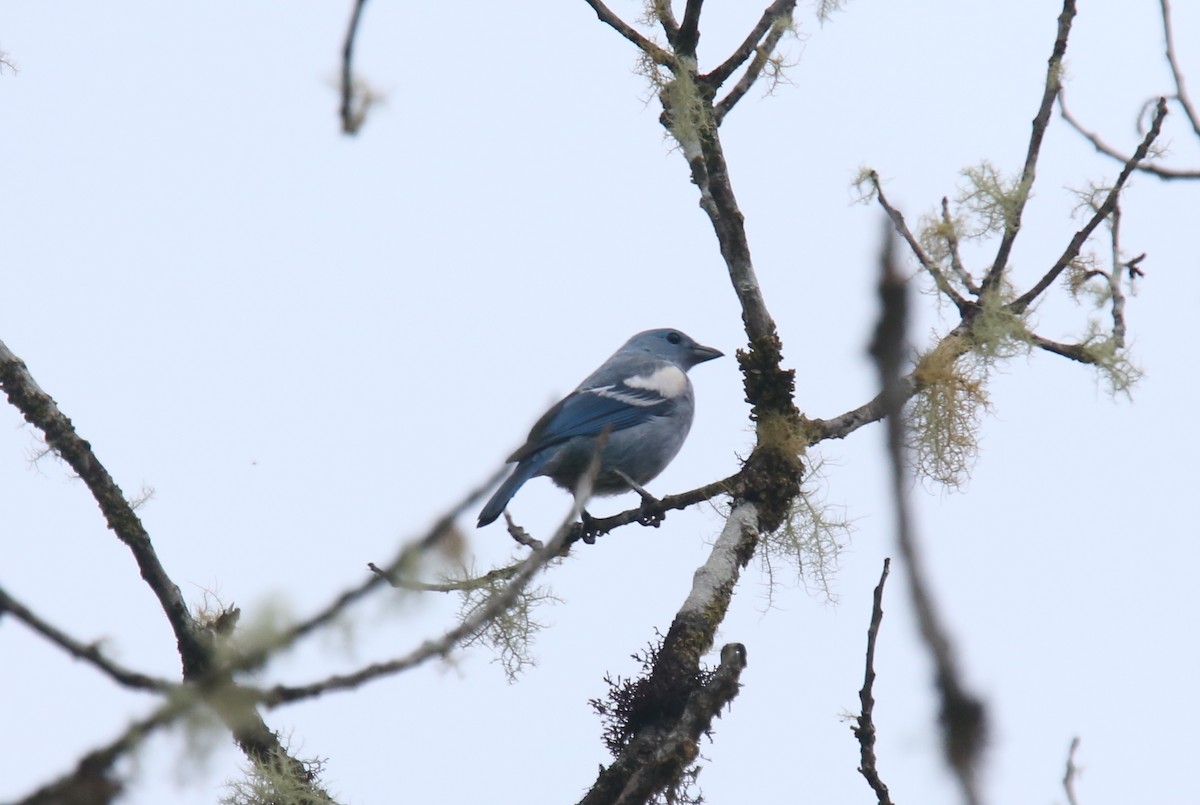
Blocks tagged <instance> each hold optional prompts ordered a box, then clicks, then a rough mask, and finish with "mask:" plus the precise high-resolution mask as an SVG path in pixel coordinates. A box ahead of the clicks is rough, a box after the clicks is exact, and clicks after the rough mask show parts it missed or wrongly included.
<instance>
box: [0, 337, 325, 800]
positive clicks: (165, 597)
mask: <svg viewBox="0 0 1200 805" xmlns="http://www.w3.org/2000/svg"><path fill="white" fill-rule="evenodd" d="M0 388H3V389H4V391H5V393H6V394H7V395H8V400H9V402H10V403H12V404H13V406H15V407H16V408H17V410H19V411H20V412H21V413H22V415H23V416H24V417H25V419H26V421H28V422H29V423H30V424H32V425H34V426H35V427H37V428H39V429H40V430H41V431H42V433H43V434H44V436H45V439H46V444H47V445H49V446H50V448H51V449H53V450H54V451H55V452H56V453H58V455H59V456H61V457H62V458H63V460H64V461H66V462H67V464H68V465H69V466H70V467H71V468H72V469H73V470H75V473H76V474H77V475H78V476H79V477H80V478H81V479H83V482H84V483H85V484H86V485H87V487H88V490H89V491H90V492H91V493H92V497H93V498H95V500H96V502H97V503H98V504H99V506H100V511H101V513H103V515H104V518H105V520H106V521H107V522H108V527H109V528H111V529H112V530H113V532H114V533H115V534H116V535H117V537H118V538H119V539H120V540H121V541H122V542H124V543H125V544H126V545H127V546H128V547H129V549H130V552H131V553H132V554H133V557H134V560H135V561H136V562H137V565H138V568H139V569H140V570H141V574H142V578H143V579H145V581H146V583H147V584H148V585H149V587H150V589H151V590H152V591H153V592H154V594H155V595H156V596H157V598H158V600H159V604H160V606H161V607H162V609H163V612H164V613H165V614H166V616H167V621H168V622H169V623H170V624H171V629H172V630H173V631H174V633H175V639H176V644H177V646H178V650H179V656H180V660H181V662H182V664H183V677H184V680H186V681H188V682H191V683H202V684H204V685H205V686H206V687H208V688H210V689H212V690H218V689H219V690H221V691H223V692H222V694H221V695H215V694H214V695H210V696H209V697H208V699H207V701H208V702H209V704H210V705H211V706H212V707H213V709H214V711H216V712H217V714H218V715H219V716H220V717H221V719H222V720H223V721H224V723H225V725H226V726H227V727H228V728H229V730H230V732H232V733H233V737H234V740H235V741H236V742H237V744H238V746H239V747H241V749H242V751H243V752H245V753H246V755H247V756H248V757H249V758H250V759H251V760H252V761H255V762H259V763H265V764H271V765H272V766H274V767H276V768H277V769H278V771H280V773H284V774H288V775H289V776H291V777H292V778H293V779H294V780H295V781H296V783H297V784H298V785H300V786H302V787H304V788H305V789H307V790H310V791H312V792H313V793H314V795H317V794H319V795H320V796H325V794H324V792H320V791H319V789H318V788H317V786H316V782H315V779H314V775H313V774H311V773H310V772H309V771H308V770H307V769H306V768H305V767H304V764H303V763H301V762H300V761H298V760H295V759H293V758H291V757H290V756H289V755H288V754H287V753H286V751H285V750H284V749H283V747H282V745H281V744H280V742H279V736H278V735H277V734H276V733H274V732H273V731H271V729H270V728H268V727H267V725H266V723H265V722H263V720H262V718H261V716H260V715H259V714H258V711H257V710H256V709H255V708H254V706H253V701H252V700H250V699H248V698H247V697H246V696H245V695H244V691H243V690H242V689H241V688H239V687H238V686H236V685H233V684H232V683H228V682H227V681H226V680H225V679H224V678H218V677H221V676H222V675H221V674H216V675H215V676H214V673H213V672H214V668H213V665H214V663H213V647H212V634H211V633H210V632H209V631H208V630H206V629H205V628H204V627H203V626H201V625H200V624H199V623H197V621H196V619H195V618H193V617H192V614H191V612H189V611H188V608H187V604H186V603H185V602H184V600H183V595H182V594H181V593H180V592H179V588H178V587H177V586H176V585H175V583H174V582H172V581H171V579H170V577H169V576H168V575H167V572H166V570H165V569H164V568H163V566H162V563H161V562H159V559H158V555H157V554H156V553H155V551H154V546H153V545H152V544H151V542H150V535H149V534H147V533H146V530H145V528H144V527H143V525H142V522H141V520H139V519H138V516H137V514H135V513H134V511H133V507H132V506H130V504H129V501H127V500H126V499H125V496H124V494H123V493H122V492H121V489H120V487H118V486H117V484H116V482H115V481H113V479H112V476H111V475H109V474H108V470H106V469H105V468H104V466H103V465H102V464H101V463H100V461H99V460H98V459H97V458H96V456H95V454H94V453H93V452H92V446H91V445H90V444H88V443H87V442H86V441H84V440H83V439H82V438H80V437H79V435H78V434H77V433H76V432H75V427H74V425H73V424H72V423H71V420H70V419H68V418H67V417H66V416H65V415H64V414H63V413H62V412H61V411H60V410H59V409H58V406H57V405H56V404H55V402H54V400H53V399H52V398H51V397H50V395H49V394H47V393H46V392H44V391H43V390H42V389H41V388H40V387H39V386H38V384H37V382H36V381H34V379H33V377H32V376H31V375H30V374H29V370H28V369H27V368H26V366H25V364H24V363H23V362H22V361H21V360H20V359H19V358H18V357H17V356H16V355H14V354H13V353H12V352H11V351H10V350H9V349H8V347H7V346H6V345H5V344H4V343H3V342H0Z"/></svg>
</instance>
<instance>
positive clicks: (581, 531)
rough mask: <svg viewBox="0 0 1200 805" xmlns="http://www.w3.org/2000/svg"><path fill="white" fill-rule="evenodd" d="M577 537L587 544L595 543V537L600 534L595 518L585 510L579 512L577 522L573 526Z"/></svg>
mask: <svg viewBox="0 0 1200 805" xmlns="http://www.w3.org/2000/svg"><path fill="white" fill-rule="evenodd" d="M575 528H576V530H577V534H578V536H579V539H581V540H583V541H584V542H585V543H587V544H588V545H595V544H596V537H597V536H599V535H600V528H599V526H597V525H596V518H595V517H592V515H590V514H588V513H587V512H586V511H584V512H580V513H579V523H578V524H577V525H576V526H575Z"/></svg>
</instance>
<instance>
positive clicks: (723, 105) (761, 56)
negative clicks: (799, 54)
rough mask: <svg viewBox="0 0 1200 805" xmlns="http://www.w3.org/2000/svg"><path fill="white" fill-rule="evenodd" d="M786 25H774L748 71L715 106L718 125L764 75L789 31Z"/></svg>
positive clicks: (756, 52) (755, 54) (756, 49)
mask: <svg viewBox="0 0 1200 805" xmlns="http://www.w3.org/2000/svg"><path fill="white" fill-rule="evenodd" d="M787 30H788V27H787V26H786V25H772V26H771V30H770V32H769V33H768V34H767V38H766V39H764V40H763V41H762V44H761V45H759V46H758V47H756V48H755V49H754V59H753V60H751V62H750V66H749V67H747V68H746V72H744V73H742V77H741V78H739V79H738V81H737V83H736V84H734V85H733V89H731V90H729V93H728V94H727V95H726V96H725V97H724V98H722V99H721V100H720V101H718V102H717V103H716V105H715V106H714V107H713V117H714V118H715V119H716V121H717V125H718V126H719V125H721V123H722V122H723V121H724V120H725V115H727V114H729V110H731V109H733V107H734V106H736V105H737V102H738V101H740V100H741V99H742V98H743V97H745V95H746V93H747V92H749V91H750V88H751V87H753V86H754V84H755V82H757V81H758V79H759V77H760V76H762V72H763V69H764V68H766V66H767V62H769V61H770V60H771V56H772V54H774V52H775V48H776V47H778V46H779V40H780V39H782V38H783V35H784V34H785V33H787Z"/></svg>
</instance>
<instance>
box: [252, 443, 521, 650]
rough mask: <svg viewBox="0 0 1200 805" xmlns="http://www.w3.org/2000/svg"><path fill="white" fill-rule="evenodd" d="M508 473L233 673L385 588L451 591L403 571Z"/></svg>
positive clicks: (466, 499)
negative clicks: (405, 578) (407, 577)
mask: <svg viewBox="0 0 1200 805" xmlns="http://www.w3.org/2000/svg"><path fill="white" fill-rule="evenodd" d="M506 472H507V468H504V467H502V468H500V469H499V470H497V471H496V472H494V473H492V475H491V477H489V478H488V479H487V480H486V481H484V482H483V483H482V484H479V485H478V486H476V487H475V488H474V489H471V490H470V491H468V492H467V494H465V495H464V496H463V497H462V498H460V499H459V501H458V502H457V503H455V504H454V506H452V507H451V508H450V509H449V510H447V511H446V512H445V513H444V514H443V515H442V516H441V517H439V518H438V519H437V520H436V521H435V522H434V523H433V525H431V526H430V527H429V528H428V529H427V530H426V532H425V533H424V534H423V535H422V536H420V537H418V538H416V539H414V540H412V541H410V542H408V543H406V544H405V545H404V546H403V547H401V549H400V550H399V551H398V552H397V554H396V558H395V559H393V560H392V561H391V562H390V563H388V564H387V565H386V566H385V567H383V568H380V567H378V566H377V565H375V563H373V562H369V563H368V564H367V568H368V569H369V570H370V571H371V573H372V575H369V576H367V577H366V578H364V579H363V580H362V581H361V582H360V583H358V584H357V585H355V586H354V587H351V588H349V589H347V590H345V591H344V592H342V593H341V594H340V595H338V596H337V597H336V598H334V599H333V600H332V601H330V602H329V603H328V604H326V605H325V606H324V607H322V608H321V609H319V610H318V611H317V612H315V613H313V614H312V615H310V616H309V617H307V618H305V619H304V620H302V621H298V622H297V623H294V624H292V625H291V626H290V627H288V628H287V629H285V630H283V631H282V632H281V633H280V634H279V635H278V636H277V637H276V638H275V639H274V640H272V641H270V642H269V643H268V644H267V645H264V646H259V647H256V648H255V649H254V650H253V651H250V652H247V653H245V654H243V655H242V656H241V657H239V658H238V659H237V660H236V661H235V662H234V663H232V664H231V666H230V667H231V669H234V670H239V671H241V670H249V669H252V668H257V667H258V666H260V665H262V664H263V663H264V662H266V661H267V660H268V659H270V658H271V657H274V656H276V655H278V654H279V652H281V651H283V650H284V649H287V648H289V647H290V646H292V645H293V644H295V643H296V642H297V641H299V640H300V639H301V638H304V637H306V636H308V635H309V634H312V633H313V632H315V631H316V630H317V629H319V628H321V627H322V626H325V625H327V624H329V623H331V622H332V621H334V620H335V619H336V618H338V617H339V616H340V615H341V614H342V612H344V611H345V610H346V609H347V608H348V607H349V606H350V605H351V604H353V603H355V602H356V601H359V600H361V599H362V598H364V597H365V596H366V595H367V594H368V593H370V592H371V591H372V590H374V589H376V588H377V587H379V586H380V585H382V584H391V585H392V586H393V587H404V588H406V589H412V590H425V591H430V592H446V591H448V589H451V588H449V587H447V590H442V589H440V588H439V586H438V585H420V584H419V583H418V582H405V583H401V582H400V581H399V578H400V571H401V570H404V569H406V568H408V567H410V566H411V565H412V564H413V563H414V562H416V561H417V559H419V558H420V557H421V556H422V555H424V554H425V553H426V552H427V551H428V550H429V549H431V548H433V547H435V546H436V545H438V544H439V543H440V541H441V540H442V539H443V538H444V537H445V535H447V534H449V533H450V531H451V529H454V528H456V527H457V526H456V525H455V521H456V520H457V519H458V518H459V517H461V516H462V514H463V512H465V511H467V510H468V509H470V508H471V507H472V506H474V505H475V504H476V503H477V502H478V501H479V499H480V498H482V497H483V496H484V495H485V494H486V493H487V491H488V490H489V489H491V487H493V486H495V485H496V482H497V481H499V480H500V478H501V477H502V476H503V475H504V474H505V473H506Z"/></svg>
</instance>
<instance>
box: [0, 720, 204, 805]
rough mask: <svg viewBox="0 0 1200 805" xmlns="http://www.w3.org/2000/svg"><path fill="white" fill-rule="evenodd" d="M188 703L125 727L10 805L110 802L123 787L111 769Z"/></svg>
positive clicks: (65, 804) (68, 804)
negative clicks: (72, 767) (67, 769)
mask: <svg viewBox="0 0 1200 805" xmlns="http://www.w3.org/2000/svg"><path fill="white" fill-rule="evenodd" d="M190 701H191V700H189V703H184V702H183V700H174V701H171V702H168V703H167V704H165V705H163V706H161V707H159V708H158V709H157V710H155V711H154V712H153V713H151V714H150V715H148V716H146V717H145V718H141V719H138V720H137V721H134V722H133V723H132V724H130V725H129V726H128V727H126V729H125V731H124V732H122V733H121V734H120V735H119V736H118V737H117V738H116V739H115V740H113V741H111V742H110V743H108V744H106V745H104V746H102V747H100V748H99V749H94V750H92V751H91V752H88V753H87V754H86V755H84V756H83V757H82V758H80V760H79V762H78V763H77V764H75V770H74V771H73V772H71V773H70V774H67V775H64V776H62V777H60V778H59V779H57V780H55V781H54V782H52V783H50V784H48V785H45V786H43V787H42V788H39V789H38V790H37V791H35V792H33V793H32V794H30V795H29V796H27V797H25V798H24V799H21V800H17V801H16V802H14V803H13V805H70V804H73V803H93V802H111V801H114V800H116V799H117V797H118V795H119V794H120V793H121V791H122V789H123V788H124V786H123V785H122V784H121V782H120V781H119V780H117V779H116V778H115V777H114V776H113V774H112V766H113V764H114V763H116V762H117V760H119V759H120V758H121V757H122V756H123V755H125V754H126V753H127V752H129V751H130V750H131V749H134V748H136V747H137V746H138V745H139V744H140V743H141V742H142V739H143V738H145V737H146V736H147V735H149V734H150V733H151V732H153V731H155V730H157V729H159V728H160V727H165V726H166V725H168V724H170V723H171V722H173V721H174V720H175V719H176V718H177V717H178V716H179V714H180V713H181V712H183V711H184V710H185V709H186V708H187V707H188V706H190Z"/></svg>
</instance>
